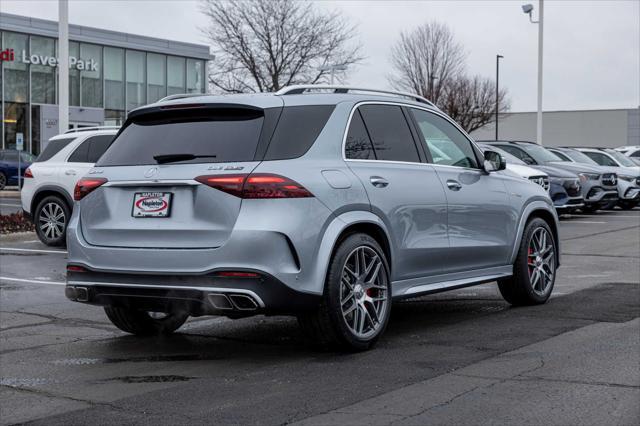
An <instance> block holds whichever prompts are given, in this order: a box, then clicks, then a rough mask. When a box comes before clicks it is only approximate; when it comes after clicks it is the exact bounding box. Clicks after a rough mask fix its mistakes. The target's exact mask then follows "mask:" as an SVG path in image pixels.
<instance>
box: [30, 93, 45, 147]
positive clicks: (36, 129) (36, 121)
mask: <svg viewBox="0 0 640 426" xmlns="http://www.w3.org/2000/svg"><path fill="white" fill-rule="evenodd" d="M41 139H42V137H41V135H40V105H31V145H30V148H29V152H31V153H32V154H33V155H38V154H40V145H41V142H40V141H41Z"/></svg>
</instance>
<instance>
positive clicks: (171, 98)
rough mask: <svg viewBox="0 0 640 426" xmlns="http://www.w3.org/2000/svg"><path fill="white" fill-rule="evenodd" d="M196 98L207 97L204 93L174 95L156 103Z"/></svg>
mask: <svg viewBox="0 0 640 426" xmlns="http://www.w3.org/2000/svg"><path fill="white" fill-rule="evenodd" d="M198 96H207V94H206V93H176V94H175V95H169V96H165V97H164V98H162V99H160V100H158V101H156V102H166V101H172V100H174V99H185V98H197V97H198Z"/></svg>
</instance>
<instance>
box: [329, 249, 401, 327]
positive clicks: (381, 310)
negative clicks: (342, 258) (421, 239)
mask: <svg viewBox="0 0 640 426" xmlns="http://www.w3.org/2000/svg"><path fill="white" fill-rule="evenodd" d="M340 307H341V309H342V316H343V318H344V320H345V323H346V324H347V327H348V328H349V329H350V331H351V332H352V333H353V334H354V335H355V336H357V337H358V338H361V339H367V338H369V337H371V336H373V335H375V334H376V333H377V331H378V330H379V329H380V327H382V325H383V323H384V318H385V316H386V315H387V310H388V309H389V294H388V283H387V274H386V271H385V265H384V263H383V261H382V259H381V258H380V256H379V255H378V254H377V253H376V251H375V250H373V249H372V248H371V247H369V246H360V247H357V248H356V249H354V250H353V251H351V253H349V255H348V256H347V260H346V262H345V264H344V266H343V267H342V274H341V277H340Z"/></svg>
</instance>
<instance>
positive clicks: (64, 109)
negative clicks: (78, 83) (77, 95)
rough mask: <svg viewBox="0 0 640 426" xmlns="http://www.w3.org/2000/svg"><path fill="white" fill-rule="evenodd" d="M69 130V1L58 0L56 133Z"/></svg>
mask: <svg viewBox="0 0 640 426" xmlns="http://www.w3.org/2000/svg"><path fill="white" fill-rule="evenodd" d="M67 130H69V0H58V132H59V133H64V132H66V131H67Z"/></svg>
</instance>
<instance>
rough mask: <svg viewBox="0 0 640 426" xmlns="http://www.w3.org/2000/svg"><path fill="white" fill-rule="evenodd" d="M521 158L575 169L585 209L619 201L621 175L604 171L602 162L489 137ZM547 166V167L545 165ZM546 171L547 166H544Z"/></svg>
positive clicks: (529, 163)
mask: <svg viewBox="0 0 640 426" xmlns="http://www.w3.org/2000/svg"><path fill="white" fill-rule="evenodd" d="M486 143H488V144H490V145H492V146H498V147H500V148H502V149H503V150H505V151H507V152H509V153H510V154H513V155H515V156H516V157H518V158H520V159H521V160H522V161H524V162H525V163H527V165H530V166H532V167H536V168H537V167H538V166H547V167H553V168H554V169H561V170H565V171H567V172H571V173H575V174H577V175H578V177H579V179H580V186H581V187H582V197H583V198H584V206H583V207H581V208H580V209H581V210H582V211H583V212H593V211H596V210H598V209H601V208H603V207H605V206H607V205H609V204H610V203H614V202H615V203H617V202H618V189H617V187H616V184H617V183H618V176H617V175H616V174H615V173H612V172H604V173H603V171H602V169H601V168H600V167H599V166H590V165H588V164H582V163H568V162H565V161H563V160H562V159H561V158H560V157H558V156H557V155H556V154H554V153H553V152H551V151H549V150H548V149H546V148H544V147H542V146H540V145H538V144H536V143H535V142H527V141H487V142H486ZM542 170H544V169H542ZM545 171H546V170H545Z"/></svg>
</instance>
